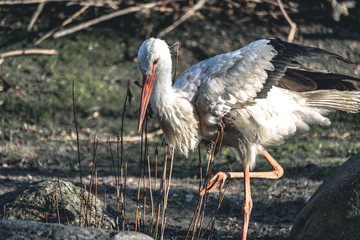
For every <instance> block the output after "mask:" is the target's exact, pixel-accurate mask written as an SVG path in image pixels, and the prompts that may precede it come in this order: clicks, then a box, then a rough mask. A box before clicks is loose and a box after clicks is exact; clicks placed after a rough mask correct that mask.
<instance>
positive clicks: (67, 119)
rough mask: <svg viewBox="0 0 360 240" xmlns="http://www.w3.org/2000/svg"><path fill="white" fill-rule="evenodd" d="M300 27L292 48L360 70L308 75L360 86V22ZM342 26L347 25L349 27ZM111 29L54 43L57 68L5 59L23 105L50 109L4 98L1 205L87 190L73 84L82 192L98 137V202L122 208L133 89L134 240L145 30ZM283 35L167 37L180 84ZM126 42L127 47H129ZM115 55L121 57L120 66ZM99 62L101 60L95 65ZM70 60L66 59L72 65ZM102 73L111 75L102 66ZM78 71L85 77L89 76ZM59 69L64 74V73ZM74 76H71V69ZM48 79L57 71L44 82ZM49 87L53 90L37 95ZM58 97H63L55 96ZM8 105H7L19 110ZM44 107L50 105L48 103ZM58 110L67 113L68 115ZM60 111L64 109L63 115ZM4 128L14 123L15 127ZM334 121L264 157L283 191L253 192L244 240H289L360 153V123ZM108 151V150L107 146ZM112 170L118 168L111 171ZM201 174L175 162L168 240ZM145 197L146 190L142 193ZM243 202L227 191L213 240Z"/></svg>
mask: <svg viewBox="0 0 360 240" xmlns="http://www.w3.org/2000/svg"><path fill="white" fill-rule="evenodd" d="M30 13H31V11H30ZM297 17H298V19H297V20H298V26H299V31H298V33H297V35H296V38H295V41H296V42H298V43H301V44H307V45H312V46H318V47H322V48H325V49H326V50H329V51H333V52H336V53H338V54H340V55H342V56H344V57H346V58H348V59H350V60H351V61H353V62H354V64H353V65H346V64H342V63H339V62H337V61H333V60H329V59H327V58H321V59H318V60H317V61H316V63H315V64H312V67H318V68H322V69H324V68H328V69H330V70H331V71H334V72H340V73H343V74H349V75H351V76H357V77H359V76H360V41H359V40H360V32H359V30H357V31H355V30H354V29H355V28H354V26H353V25H354V24H355V23H356V22H355V23H354V22H351V21H350V23H352V25H351V24H349V25H348V28H347V29H346V28H344V23H343V22H341V23H334V24H333V25H332V24H325V23H326V22H324V21H325V20H322V21H319V22H316V21H313V20H309V21H306V20H304V21H300V20H299V19H301V17H302V16H297ZM295 19H296V18H295ZM345 20H346V21H347V19H345ZM279 22H280V23H279ZM274 23H279V24H274ZM113 25H115V24H114V23H112V25H111V27H113ZM111 27H110V30H109V29H107V26H103V25H101V26H99V29H96V28H95V29H91V30H89V31H87V32H83V33H79V34H76V35H75V36H69V37H68V38H64V40H62V39H59V40H54V39H50V40H49V41H48V42H46V43H44V44H45V46H46V47H53V48H56V49H58V50H59V51H60V52H62V54H60V56H59V57H55V58H54V59H52V60H49V58H47V59H46V60H44V59H37V58H35V57H34V58H23V57H21V58H17V59H9V60H6V61H5V62H4V63H3V65H2V72H3V73H4V74H5V75H6V77H7V78H8V79H9V80H11V81H12V82H14V83H15V84H16V86H18V89H19V90H20V91H21V93H22V94H21V96H20V99H21V98H22V99H24V102H26V101H31V99H30V97H34V96H35V97H34V98H36V97H38V95H41V94H43V96H44V98H43V99H40V98H36V101H35V103H33V104H34V105H35V106H34V105H31V104H29V105H31V106H28V105H24V106H22V105H20V104H17V103H16V104H15V103H13V102H16V101H18V100H17V99H19V97H17V96H15V94H8V95H6V94H5V93H4V91H3V90H2V92H1V94H2V98H1V99H0V100H1V101H2V102H1V105H2V110H1V111H2V112H1V125H0V127H1V128H0V130H1V131H0V135H1V137H0V139H1V143H0V160H1V162H0V195H1V194H3V193H6V192H9V191H12V190H14V189H16V188H18V187H19V186H21V185H22V184H23V183H25V182H28V181H36V180H39V179H54V178H61V179H63V180H68V181H71V182H73V183H75V184H79V183H80V182H79V164H78V163H77V152H76V149H77V146H76V140H75V139H76V133H75V130H74V129H75V127H74V124H73V117H72V106H71V103H72V102H71V88H62V87H64V86H70V85H71V84H70V82H71V81H72V78H73V77H74V76H75V77H76V79H78V83H77V84H78V85H77V86H78V89H80V90H78V92H77V93H78V94H79V97H77V104H78V105H79V109H78V112H77V113H78V118H79V121H80V129H79V136H80V149H81V151H80V152H81V166H82V173H83V178H84V181H85V183H86V184H89V180H90V171H91V166H92V160H93V154H94V143H93V141H94V137H95V138H96V139H97V140H99V147H98V151H97V165H96V167H97V175H98V194H99V195H100V196H102V195H103V194H104V189H105V187H106V192H107V200H106V202H107V204H110V205H111V206H113V207H114V208H116V185H115V180H114V172H113V163H112V159H114V158H115V159H116V149H117V148H116V137H117V136H118V135H119V134H120V132H121V131H120V129H121V121H120V120H121V113H122V111H123V108H122V106H123V103H124V102H123V101H124V100H123V99H124V98H125V96H124V89H126V84H127V81H131V83H132V92H133V94H134V100H133V103H132V105H131V106H129V107H128V108H129V109H128V111H127V113H126V117H125V122H124V123H125V129H124V134H125V136H126V141H125V142H124V151H123V153H124V162H125V161H126V162H127V164H128V167H127V185H126V194H127V203H128V204H127V208H126V211H127V217H126V229H129V230H134V222H135V212H136V205H137V202H136V198H137V191H138V190H137V189H138V184H139V180H138V179H139V175H140V176H143V175H144V173H145V176H146V177H147V176H148V171H147V169H146V171H145V172H144V171H143V169H141V168H140V158H141V157H140V156H141V155H140V152H141V150H140V145H141V143H140V139H139V135H138V134H136V129H135V128H136V124H137V123H136V121H137V120H136V115H137V111H138V109H137V106H138V105H139V104H138V103H139V99H138V98H139V89H138V87H137V86H136V85H135V84H134V81H135V80H140V72H139V70H138V67H137V62H136V58H135V56H136V52H137V49H138V47H139V45H140V44H141V42H142V40H143V39H144V32H146V31H145V30H143V29H142V30H139V31H140V33H139V35H135V36H131V37H129V36H128V35H126V34H125V37H124V35H122V34H123V32H121V31H122V27H118V28H116V29H115V30H114V29H112V28H111ZM137 27H139V26H137ZM104 29H105V30H104ZM204 29H205V31H204ZM288 31H289V27H288V25H287V24H286V22H284V21H280V20H278V19H277V20H274V21H273V22H271V21H270V22H268V21H264V22H262V21H259V19H258V20H257V21H248V22H246V21H245V22H243V23H236V22H231V21H230V20H228V19H227V20H226V21H220V20H214V19H212V20H209V19H207V18H205V19H204V18H200V20H199V18H195V19H193V20H191V21H189V23H187V24H185V26H184V27H181V28H179V29H177V30H176V31H174V32H171V33H170V34H169V35H167V36H166V37H165V40H166V41H168V42H169V43H173V42H176V41H179V42H180V46H181V47H180V53H179V56H180V60H179V68H178V75H179V73H181V72H182V71H184V70H185V69H186V68H187V67H189V66H191V65H193V64H195V63H196V62H198V61H200V60H203V59H206V58H208V57H211V56H213V55H216V54H220V53H223V52H228V51H231V50H234V49H237V48H239V47H242V46H245V45H246V44H248V43H250V42H251V41H253V40H256V39H259V38H264V37H269V36H274V37H279V38H282V39H286V36H287V33H288ZM119 39H123V40H122V41H123V42H121V40H119ZM124 39H125V40H124ZM75 42H76V43H77V44H78V45H76V47H79V46H80V45H81V48H80V47H79V49H75V47H74V48H73V45H72V44H73V43H75ZM124 42H126V48H124V47H123V43H124ZM22 44H23V43H19V45H11V44H10V45H4V47H2V48H0V50H1V51H5V50H9V49H11V48H14V47H24V46H32V43H26V44H25V45H22ZM90 49H95V50H90ZM114 49H116V50H117V51H118V52H117V53H116V55H114V56H113V55H112V53H113V52H114ZM95 51H99V52H100V53H99V54H98V53H95ZM69 52H70V53H69ZM89 53H90V56H91V59H90V58H89V59H87V60H85V59H82V58H80V57H79V59H78V60H76V59H75V57H76V56H84V58H85V56H88V55H87V54H89ZM67 55H69V58H67V57H66V56H67ZM96 58H98V59H96ZM69 59H72V60H74V59H75V60H76V61H77V62H79V65H75V64H74V62H70V63H67V61H70V60H69ZM75 60H74V61H75ZM91 61H94V62H91ZM98 61H101V63H104V64H103V65H101V66H100V64H99V62H98ZM305 61H306V60H305ZM82 63H86V64H87V65H86V64H84V65H82ZM66 64H69V65H66ZM76 64H78V63H76ZM61 66H66V67H64V68H61ZM72 66H73V68H74V69H75V68H76V70H73V69H71V67H72ZM81 68H83V69H84V70H85V72H91V74H89V76H87V75H86V76H85V77H87V79H85V80H84V82H82V80H81V75H84V74H85V73H83V72H81V71H80V70H79V69H81ZM44 69H50V70H51V71H50V70H49V72H47V73H44ZM56 69H61V71H62V72H61V71H60V72H56V71H57V70H56ZM72 72H76V74H75V75H71V74H72ZM98 78H101V81H99V82H101V84H103V85H104V87H103V85H101V86H100V84H98V85H96V84H95V85H94V89H90V87H91V86H92V84H93V82H97V81H98V80H99V79H98ZM62 79H63V80H64V81H66V85H60V84H62V83H61V81H62ZM30 83H31V85H30V86H29V84H30ZM43 83H45V84H46V85H40V84H43ZM57 84H58V85H57ZM44 86H45V88H46V89H45V90H43V91H42V89H41V87H44ZM49 86H50V87H49ZM51 86H56V88H55V87H54V89H52V87H51ZM84 86H85V87H84ZM86 87H88V88H86ZM39 89H40V90H39ZM92 91H93V92H94V94H93V95H91V96H90V97H89V98H86V93H87V92H92ZM59 93H61V94H59ZM48 94H49V95H48ZM50 94H52V95H55V94H58V95H66V96H67V97H66V99H67V100H68V102H63V104H53V103H52V101H50ZM4 96H5V97H6V98H5V97H4ZM109 96H110V97H109ZM107 97H109V99H108V98H107ZM9 99H12V100H11V101H13V102H11V101H10V100H9ZM89 99H90V100H91V101H90V100H89ZM47 100H49V101H48V102H46V101H47ZM7 101H10V102H7ZM41 101H45V102H46V104H49V107H48V108H46V106H45V107H43V106H40V104H41ZM51 104H53V105H51ZM50 105H51V106H50ZM61 105H66V107H63V106H61ZM59 106H60V107H61V108H60V107H59ZM52 107H54V108H52ZM55 107H59V109H57V108H55ZM29 108H36V109H38V110H37V111H38V113H35V114H34V113H33V112H32V111H29V110H27V109H29ZM24 109H25V110H24ZM99 109H100V110H99ZM41 111H43V112H47V111H49V112H51V114H50V117H48V118H46V119H45V120H42V119H43V117H44V115H42V113H40V112H41ZM35 112H36V111H35ZM9 119H12V120H13V119H15V120H14V121H10V120H9ZM330 119H331V121H332V122H333V124H332V125H331V126H330V127H325V128H322V127H319V126H314V127H313V128H311V130H310V131H309V132H307V133H299V134H297V135H296V136H294V137H293V138H291V139H289V140H288V141H287V142H286V143H284V144H283V145H279V146H274V147H271V148H269V149H268V151H269V152H270V153H271V154H272V155H273V156H274V158H275V159H277V160H278V162H279V163H280V164H281V165H282V166H283V167H284V170H285V174H284V176H283V177H282V178H281V179H279V180H262V179H252V180H251V184H252V188H251V190H252V199H253V202H254V207H253V210H252V214H251V217H250V226H249V233H248V239H249V240H251V239H257V240H260V239H273V240H274V239H287V238H288V236H289V233H290V231H291V226H292V225H293V223H294V222H295V220H296V217H297V215H298V214H299V212H300V211H301V209H302V208H303V206H304V205H305V204H306V202H307V201H308V199H309V198H310V197H311V195H312V194H313V193H314V192H315V191H316V189H317V188H318V187H319V186H320V185H321V183H322V182H323V181H324V179H326V178H327V177H328V176H329V175H330V174H331V173H332V172H333V171H334V170H335V169H336V168H337V167H338V166H340V165H341V164H342V163H343V162H344V161H345V160H346V159H347V158H349V157H350V156H352V155H354V154H355V153H357V152H359V151H360V127H359V126H360V115H359V114H356V115H352V114H347V113H334V114H331V115H330ZM148 129H149V132H150V133H154V135H151V137H149V157H150V163H151V175H152V184H153V185H152V187H154V184H155V181H154V176H155V148H156V147H158V151H159V160H158V166H159V167H158V172H157V188H156V189H157V192H158V191H159V182H160V176H161V173H162V167H161V166H162V164H163V159H164V153H163V151H164V144H163V138H162V136H161V135H158V134H156V133H155V132H156V131H157V130H158V129H159V125H158V124H157V123H156V120H154V119H151V120H150V122H149V127H148ZM109 139H110V140H111V146H112V150H110V146H109V144H108V143H107V142H108V140H109ZM208 145H209V143H208V142H203V143H201V145H200V147H201V151H200V152H201V160H202V169H203V170H202V172H203V173H204V172H205V170H206V162H207V151H206V149H207V148H208ZM115 164H117V163H116V162H115ZM168 164H169V163H168ZM146 167H147V166H146ZM230 167H231V169H233V170H241V164H240V163H239V162H238V161H237V160H236V155H235V154H234V153H233V151H232V150H231V149H228V148H222V150H221V152H220V153H219V155H218V157H217V159H216V161H215V165H214V169H213V173H216V172H217V171H228V170H229V168H230ZM115 169H116V167H115ZM269 169H270V167H269V166H268V165H267V164H266V163H265V161H264V160H263V159H262V158H258V160H257V166H256V169H255V170H256V171H265V170H269ZM199 172H200V171H199V158H198V153H192V154H190V156H189V157H188V158H185V157H183V156H180V155H177V154H176V155H175V159H174V167H173V174H172V181H171V188H170V192H169V198H168V206H167V210H166V231H165V239H184V238H185V236H186V233H187V230H188V228H189V224H190V222H191V219H192V216H193V213H194V210H195V209H196V204H197V201H198V190H199V181H200V173H199ZM146 181H147V182H146V189H147V190H146V194H145V196H146V202H145V206H146V207H145V213H146V219H145V221H144V222H145V227H143V226H142V227H141V231H144V232H146V233H149V231H150V230H149V229H150V226H151V201H150V194H149V191H148V188H149V185H148V183H149V181H148V179H147V180H146ZM140 186H141V189H143V183H142V182H141V183H140ZM143 196H144V194H143V190H141V194H140V211H141V212H142V211H143V208H142V206H144V199H143ZM243 197H244V194H243V182H242V180H231V181H230V183H229V185H228V188H227V190H226V194H225V197H224V200H223V202H222V204H221V207H220V208H219V210H218V213H217V216H216V221H215V224H214V232H213V239H238V238H239V236H240V233H241V223H242V212H241V206H242V201H243ZM218 199H219V192H218V190H216V191H214V192H213V193H211V194H210V196H209V200H208V202H207V204H206V211H205V218H204V223H203V226H206V225H207V224H208V223H209V221H210V220H211V218H212V216H213V214H214V212H215V211H216V207H217V205H218ZM154 201H155V202H157V196H156V195H154ZM210 228H211V227H209V229H210ZM209 231H210V230H208V231H207V232H206V233H205V234H204V236H203V237H202V239H205V238H206V239H207V236H208V234H209Z"/></svg>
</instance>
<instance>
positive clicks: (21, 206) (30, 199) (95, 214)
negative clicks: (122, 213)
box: [0, 180, 121, 230]
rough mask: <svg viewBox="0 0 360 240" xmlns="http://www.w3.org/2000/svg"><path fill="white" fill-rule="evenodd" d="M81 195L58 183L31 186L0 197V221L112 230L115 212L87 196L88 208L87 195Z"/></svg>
mask: <svg viewBox="0 0 360 240" xmlns="http://www.w3.org/2000/svg"><path fill="white" fill-rule="evenodd" d="M81 192H82V191H81V188H80V187H77V186H75V185H74V184H72V183H70V182H66V181H61V180H60V181H50V180H41V181H37V182H31V183H28V184H25V185H24V186H23V187H21V188H19V189H17V190H15V191H13V192H9V193H6V194H4V195H2V196H0V219H3V220H15V219H17V220H29V221H39V222H47V223H58V222H59V220H60V223H62V224H68V225H73V226H79V225H80V226H87V227H101V228H105V229H110V230H113V229H115V218H116V212H115V211H114V210H113V209H112V208H111V207H110V206H105V205H104V203H103V202H102V201H101V200H100V199H99V198H96V199H95V196H94V195H91V196H90V204H88V192H87V191H84V194H83V196H82V194H81ZM81 199H83V201H82V203H81V201H80V200H81ZM87 206H89V207H87ZM90 206H91V210H90ZM80 209H81V210H80ZM58 213H59V214H58ZM80 213H81V214H80ZM58 215H59V216H58ZM80 215H81V224H79V220H80ZM119 218H120V217H119ZM119 221H121V218H120V219H119Z"/></svg>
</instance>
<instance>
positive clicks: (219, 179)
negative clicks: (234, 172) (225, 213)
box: [200, 172, 228, 196]
mask: <svg viewBox="0 0 360 240" xmlns="http://www.w3.org/2000/svg"><path fill="white" fill-rule="evenodd" d="M226 179H228V174H227V173H224V172H218V173H217V174H215V176H214V177H212V178H211V179H210V180H209V182H208V183H207V184H206V186H205V187H204V188H203V189H202V190H201V191H200V196H203V195H204V194H205V193H207V192H211V191H212V190H214V189H215V188H216V187H217V186H218V185H219V184H220V187H221V188H222V187H223V186H224V184H225V180H226Z"/></svg>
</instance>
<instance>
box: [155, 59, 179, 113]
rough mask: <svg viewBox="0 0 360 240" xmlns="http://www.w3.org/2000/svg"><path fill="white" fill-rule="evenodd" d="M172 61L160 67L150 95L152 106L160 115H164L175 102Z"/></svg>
mask: <svg viewBox="0 0 360 240" xmlns="http://www.w3.org/2000/svg"><path fill="white" fill-rule="evenodd" d="M171 66H172V65H171V62H170V63H167V64H166V65H164V66H161V67H159V69H158V70H157V74H156V76H157V77H156V81H155V84H154V88H153V91H152V94H151V97H150V103H151V108H152V110H153V111H154V112H155V114H157V115H158V116H162V115H163V114H164V113H166V111H168V108H169V107H171V106H172V104H173V102H174V99H175V97H174V90H173V88H172V81H171V70H172V67H171Z"/></svg>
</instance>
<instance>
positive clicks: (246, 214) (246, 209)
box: [242, 166, 253, 240]
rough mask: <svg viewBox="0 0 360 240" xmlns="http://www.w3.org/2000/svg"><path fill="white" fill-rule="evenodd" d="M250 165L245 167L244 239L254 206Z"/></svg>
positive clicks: (243, 239)
mask: <svg viewBox="0 0 360 240" xmlns="http://www.w3.org/2000/svg"><path fill="white" fill-rule="evenodd" d="M249 171H250V169H249V166H246V167H245V168H244V187H245V200H244V204H243V206H242V211H243V214H244V221H243V228H242V240H246V237H247V232H248V228H249V221H250V214H251V209H252V206H253V202H252V199H251V191H250V174H249Z"/></svg>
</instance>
